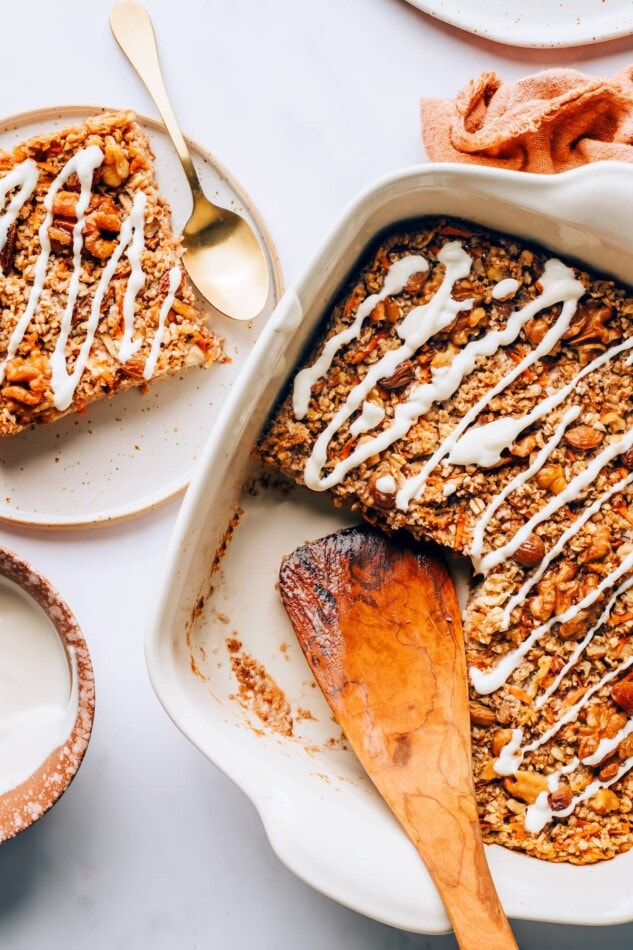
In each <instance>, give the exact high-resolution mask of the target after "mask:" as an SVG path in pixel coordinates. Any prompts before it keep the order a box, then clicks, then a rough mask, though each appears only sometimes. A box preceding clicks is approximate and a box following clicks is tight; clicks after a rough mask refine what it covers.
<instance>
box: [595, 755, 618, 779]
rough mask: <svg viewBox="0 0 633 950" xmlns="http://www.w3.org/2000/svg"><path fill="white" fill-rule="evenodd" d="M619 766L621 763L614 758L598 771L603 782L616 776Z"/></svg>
mask: <svg viewBox="0 0 633 950" xmlns="http://www.w3.org/2000/svg"><path fill="white" fill-rule="evenodd" d="M619 768H620V763H619V762H618V760H617V759H613V760H612V761H611V762H607V763H606V765H603V766H602V768H601V769H600V771H599V772H598V778H599V779H600V781H601V782H608V781H609V780H610V779H612V778H615V777H616V775H617V774H618V769H619Z"/></svg>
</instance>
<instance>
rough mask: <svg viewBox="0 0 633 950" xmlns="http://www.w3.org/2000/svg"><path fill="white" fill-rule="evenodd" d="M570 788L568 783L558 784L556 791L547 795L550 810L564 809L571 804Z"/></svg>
mask: <svg viewBox="0 0 633 950" xmlns="http://www.w3.org/2000/svg"><path fill="white" fill-rule="evenodd" d="M571 798H572V795H571V788H570V787H569V785H559V786H558V788H557V789H556V791H554V792H550V793H549V795H548V796H547V801H548V802H549V807H550V808H551V809H552V811H565V809H566V808H569V806H570V805H571Z"/></svg>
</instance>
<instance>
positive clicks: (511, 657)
mask: <svg viewBox="0 0 633 950" xmlns="http://www.w3.org/2000/svg"><path fill="white" fill-rule="evenodd" d="M632 568H633V551H632V552H631V553H630V554H627V556H626V557H625V558H624V559H623V560H622V562H621V563H620V565H619V567H617V568H616V569H615V571H611V573H610V574H607V576H606V577H604V578H603V579H602V580H601V581H600V583H599V584H598V586H597V587H595V588H594V589H593V590H592V591H590V592H589V593H588V594H586V595H585V597H583V598H582V599H581V600H580V601H578V603H577V604H572V606H571V607H569V608H568V609H567V610H565V611H564V612H563V613H562V614H556V615H555V616H553V617H550V619H549V620H548V621H546V622H545V623H542V624H539V626H538V627H536V628H535V629H534V630H533V631H532V632H531V633H530V635H529V636H528V637H527V638H526V639H525V640H524V641H523V642H522V643H521V644H520V646H518V647H517V648H516V650H511V651H510V652H509V653H506V654H504V656H503V657H502V658H501V660H499V662H498V663H497V665H496V666H495V667H493V668H492V669H490V670H480V669H477V667H474V666H473V667H471V668H470V681H471V683H472V684H473V686H474V688H475V690H476V691H477V692H478V693H480V694H481V695H482V696H487V695H489V694H490V693H494V692H496V690H498V689H500V688H501V687H502V686H503V685H504V684H505V683H506V682H507V680H508V678H509V677H510V675H511V674H512V673H514V671H515V670H516V669H517V667H518V666H519V664H520V662H521V660H522V659H523V657H525V656H526V655H527V654H528V653H529V651H530V649H531V648H532V647H533V646H534V644H535V643H536V642H537V641H538V640H539V639H540V638H541V637H542V636H543V634H545V633H547V632H548V631H549V630H551V629H552V627H553V626H554V624H555V623H567V621H568V620H573V619H574V618H575V616H576V615H577V614H578V613H579V612H580V611H581V610H584V609H585V608H586V607H591V605H592V604H594V603H595V602H596V600H597V599H598V597H600V595H601V594H603V593H604V591H605V590H608V589H609V588H610V587H613V585H614V584H615V583H616V582H617V581H619V579H620V578H621V577H622V576H623V575H624V574H626V573H628V572H629V571H630V570H631V569H632Z"/></svg>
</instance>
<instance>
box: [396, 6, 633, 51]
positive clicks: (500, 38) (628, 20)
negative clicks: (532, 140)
mask: <svg viewBox="0 0 633 950" xmlns="http://www.w3.org/2000/svg"><path fill="white" fill-rule="evenodd" d="M407 2H408V3H410V4H411V5H412V6H414V7H417V8H418V10H421V11H422V12H423V13H427V14H428V15H429V16H432V17H434V18H435V19H436V20H442V21H443V22H444V23H448V24H450V25H451V26H456V27H458V28H459V29H461V30H466V31H467V32H469V33H472V34H473V35H475V36H479V37H481V38H482V39H485V40H494V41H495V42H497V43H503V44H505V45H508V46H522V47H527V48H531V49H561V48H568V47H574V46H585V45H587V44H594V43H603V42H608V41H609V40H615V39H619V38H620V37H623V36H628V35H629V34H630V33H633V15H629V16H628V17H627V16H626V15H625V13H624V4H623V10H622V15H621V16H622V20H621V24H620V25H619V26H616V25H614V26H613V27H612V28H610V29H604V30H602V31H600V30H599V31H597V32H593V30H592V29H591V28H590V27H585V26H584V25H581V24H582V21H581V20H579V19H578V20H577V22H576V23H573V22H570V23H568V24H565V30H566V32H565V33H563V32H562V27H561V28H560V29H561V32H558V31H557V29H556V26H553V25H552V24H551V23H549V24H548V23H547V22H545V23H543V22H539V20H538V12H539V11H538V5H537V2H536V0H530V4H531V6H533V7H534V16H535V19H534V21H530V22H529V23H528V24H527V25H526V20H525V16H524V17H523V18H521V17H517V18H515V19H514V20H511V21H505V22H504V20H503V19H502V16H503V13H502V12H501V13H500V12H499V11H500V10H501V11H504V10H510V9H512V5H511V4H510V5H508V6H503V7H500V8H495V7H485V8H484V7H482V6H481V5H479V7H478V6H477V0H457V2H452V0H407ZM481 10H485V13H484V14H483V16H482V14H481ZM531 12H532V11H531V10H529V11H528V13H531ZM572 16H573V14H572ZM484 18H485V19H484Z"/></svg>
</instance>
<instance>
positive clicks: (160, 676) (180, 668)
mask: <svg viewBox="0 0 633 950" xmlns="http://www.w3.org/2000/svg"><path fill="white" fill-rule="evenodd" d="M632 209H633V169H631V168H630V167H629V166H627V165H625V164H624V163H623V162H622V163H618V162H596V163H595V164H593V165H588V166H584V167H582V168H578V169H575V170H574V171H570V172H565V173H564V174H560V175H529V174H526V173H524V172H508V171H498V170H496V169H492V168H480V167H477V166H467V165H455V164H453V165H449V164H444V165H441V164H437V165H427V166H420V167H418V168H412V169H405V170H403V171H401V172H397V173H395V174H393V175H391V176H389V177H388V178H385V179H383V180H382V181H379V182H378V183H377V184H376V185H375V186H373V187H372V188H370V189H368V190H367V191H366V192H365V193H364V194H363V195H361V196H360V197H359V198H358V199H357V200H356V201H355V202H354V203H353V204H352V205H351V206H350V207H349V208H348V209H347V211H346V212H345V214H344V215H343V217H342V218H341V220H340V221H339V222H338V224H337V226H336V227H335V229H334V230H333V232H332V233H331V234H330V236H329V238H328V239H327V241H326V242H325V244H324V245H323V247H322V248H321V250H320V252H319V253H318V254H317V256H316V257H315V259H314V260H313V262H312V264H311V266H310V267H309V269H308V270H307V271H306V273H305V275H304V277H303V279H302V280H300V281H299V282H298V283H297V284H296V285H294V286H293V287H292V288H290V289H289V290H288V291H287V292H286V293H285V294H284V297H283V299H282V301H281V302H280V304H279V306H278V307H277V309H276V311H275V313H274V314H273V316H272V317H271V319H270V321H269V323H268V325H267V326H266V327H265V329H264V332H263V333H262V336H261V338H260V339H259V341H258V342H257V344H256V346H255V347H254V349H253V352H252V354H251V356H250V358H249V361H248V364H247V365H246V366H245V367H244V372H243V373H242V375H241V376H240V379H239V380H238V381H237V384H236V385H235V387H234V389H233V391H232V393H231V395H230V398H229V399H228V400H227V403H226V405H225V407H224V409H223V411H222V413H221V416H220V418H219V419H218V423H217V425H216V427H215V428H214V430H213V433H212V434H211V436H210V439H209V442H208V443H207V446H206V447H205V450H204V453H203V455H202V458H201V461H200V465H199V466H198V468H197V470H196V474H195V477H194V479H193V480H192V484H191V486H190V488H189V490H188V492H187V494H186V496H185V498H184V500H183V504H182V507H181V509H180V512H179V516H178V521H177V524H176V527H175V530H174V536H173V538H172V542H171V545H170V548H169V551H168V554H167V561H166V566H165V569H164V572H163V575H162V577H160V578H159V580H158V583H157V587H156V589H157V591H158V596H157V598H156V599H155V601H154V602H153V605H152V611H151V616H150V619H149V626H148V637H147V662H148V668H149V672H150V676H151V679H152V683H153V685H154V687H155V689H156V692H157V693H158V696H159V697H160V699H161V701H162V703H163V704H164V706H165V708H166V710H167V711H168V713H169V715H170V716H171V717H172V719H173V720H174V722H175V723H177V725H178V726H179V727H180V728H181V729H182V731H183V732H184V733H185V735H187V736H188V737H189V738H190V739H191V741H192V742H193V743H195V745H196V746H198V748H199V749H201V750H202V752H203V753H204V754H205V755H206V756H208V758H209V759H211V761H212V762H214V763H215V764H216V765H217V766H218V767H219V768H221V769H223V770H224V771H225V772H226V773H227V775H229V776H230V777H231V778H232V779H233V780H234V781H235V782H236V783H237V784H238V785H239V786H240V788H242V789H243V791H244V792H245V793H246V794H247V795H249V796H250V798H251V799H252V801H253V802H254V803H255V805H256V807H257V809H258V811H259V812H260V814H261V817H262V821H263V822H264V825H265V827H266V831H267V833H268V835H269V838H270V840H271V843H272V845H273V847H274V848H275V851H276V852H277V854H278V855H279V857H280V858H281V860H283V861H284V862H285V863H286V864H287V865H288V866H289V867H290V868H292V869H293V870H294V871H296V873H297V874H299V875H300V876H301V877H302V878H303V879H304V880H306V881H308V882H309V883H310V884H312V885H313V886H314V887H316V888H317V889H319V890H320V891H323V892H324V893H325V894H328V895H329V896H330V897H333V898H334V899H336V900H338V901H341V903H343V904H347V905H348V906H349V907H352V908H354V909H355V910H358V911H361V912H362V913H364V914H367V915H368V916H371V917H375V918H377V919H378V920H382V921H384V922H385V923H388V924H391V925H393V926H396V927H402V928H403V929H406V930H412V931H422V932H426V933H439V932H442V931H445V930H447V929H448V927H449V924H448V919H447V916H446V913H445V910H444V907H443V905H442V903H441V900H440V898H439V896H438V894H437V891H436V890H435V887H434V886H433V883H432V881H431V879H430V877H429V875H428V873H427V871H426V869H425V867H424V865H423V864H422V862H421V861H420V859H419V857H418V855H417V853H416V851H415V849H414V847H413V845H412V844H411V842H410V841H409V840H408V838H407V837H406V835H405V833H404V832H403V830H402V829H401V828H400V826H399V825H398V823H397V822H396V820H395V818H394V817H393V815H392V814H391V813H390V812H389V810H388V809H387V807H386V805H385V803H384V802H383V801H382V799H381V798H380V796H379V795H378V793H377V791H376V789H375V788H374V787H373V786H372V784H371V782H370V781H369V779H368V778H367V777H366V776H365V775H364V773H363V771H362V768H361V766H360V765H359V763H358V761H357V759H356V757H355V756H354V755H353V753H352V752H351V751H350V750H349V749H348V748H346V747H345V743H344V742H343V741H342V740H341V735H340V730H339V729H338V728H337V726H336V724H335V723H334V722H333V721H332V717H331V714H330V710H329V707H328V706H327V704H326V703H325V701H324V699H323V697H322V696H321V694H320V691H319V690H318V689H317V688H316V683H315V681H314V680H313V678H312V674H311V672H310V669H309V667H308V665H307V663H306V661H305V658H304V656H303V654H302V652H301V649H300V648H299V646H298V644H297V641H296V638H295V636H294V634H293V632H292V628H291V626H290V623H289V621H288V619H287V617H286V616H285V614H284V610H283V607H282V605H281V600H280V597H279V591H278V589H277V588H278V577H279V566H280V564H281V559H282V556H283V555H285V554H289V553H290V552H291V551H292V550H293V549H294V548H296V547H297V546H298V545H300V544H303V543H304V542H305V541H307V540H310V539H315V538H319V537H323V536H324V535H326V534H328V533H330V532H331V531H335V530H337V529H338V528H341V527H344V526H345V525H346V524H348V523H349V520H348V519H349V515H348V514H346V513H345V509H337V508H335V506H334V505H332V503H331V500H330V499H329V498H328V497H325V493H323V494H321V493H317V492H311V491H309V490H308V489H306V488H305V487H303V486H296V487H293V488H292V489H291V490H288V488H287V487H286V488H285V489H284V490H281V488H280V487H279V486H275V484H271V482H270V478H268V480H267V481H260V482H259V483H257V482H256V483H254V484H253V483H251V484H249V483H248V480H249V479H252V477H253V461H252V448H253V445H254V444H255V441H256V440H257V438H258V435H259V432H260V430H261V426H262V425H263V423H264V421H265V418H266V416H267V414H268V413H269V411H270V409H271V408H272V406H273V405H274V403H275V402H276V401H277V400H278V398H279V396H280V394H281V392H282V391H283V388H284V380H285V379H286V378H287V377H288V375H289V374H290V373H292V367H293V366H295V365H296V364H297V361H298V360H299V359H300V356H301V354H302V353H303V352H304V351H305V347H306V345H307V344H308V342H309V340H310V339H311V337H312V335H313V334H314V332H315V330H316V328H317V326H318V324H319V321H320V318H321V316H322V314H323V312H324V311H327V310H328V307H329V305H330V303H331V302H332V301H333V300H334V299H335V298H336V295H337V293H338V289H339V287H340V286H341V285H342V284H343V283H344V281H345V279H346V277H347V275H348V274H349V273H350V272H352V271H353V268H354V266H355V264H356V262H357V260H358V258H359V256H360V255H361V254H362V251H363V248H364V247H366V246H367V245H368V244H369V243H370V242H371V241H372V240H373V239H375V237H376V235H378V234H379V233H381V231H383V230H384V229H385V228H387V227H389V226H392V225H394V224H395V223H396V222H401V221H403V220H406V219H407V218H411V217H417V216H421V215H426V214H429V215H434V214H445V215H454V216H458V217H464V218H467V219H469V220H472V221H476V222H479V223H480V224H483V225H486V226H488V227H492V228H495V229H497V230H499V231H504V232H508V233H514V234H518V235H519V236H521V237H523V238H525V239H526V240H529V241H536V242H538V243H539V244H544V245H545V246H547V247H549V248H550V249H551V250H553V251H554V252H555V253H560V254H561V255H563V256H564V257H566V258H575V259H579V260H581V261H585V262H586V263H588V264H591V265H592V267H593V268H594V269H596V270H598V271H605V272H608V273H612V274H613V275H614V276H616V277H618V278H619V279H620V280H623V281H627V280H630V277H631V274H632V273H633V229H632V228H631V213H632ZM245 483H246V485H247V487H246V489H245V487H244V486H245ZM487 855H488V861H489V864H490V868H491V871H492V874H493V877H494V880H495V884H496V885H497V889H498V892H499V896H500V898H501V901H502V903H503V906H504V908H505V910H506V913H507V914H508V915H509V916H511V917H521V918H526V919H531V920H541V921H552V922H558V923H568V924H594V925H597V924H613V923H618V922H623V921H630V920H633V891H632V889H631V886H630V876H631V872H632V871H633V851H629V852H628V853H626V854H621V855H618V857H616V858H614V859H613V860H612V861H603V862H601V863H600V864H597V865H592V866H587V867H574V866H572V865H569V864H553V863H549V862H545V861H538V860H536V859H534V858H531V857H528V856H527V855H525V854H520V853H516V852H512V851H509V850H508V849H506V848H501V847H498V846H491V847H488V848H487ZM306 925H307V926H308V927H309V922H306ZM599 944H600V939H599V938H597V940H596V946H598V945H599Z"/></svg>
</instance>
